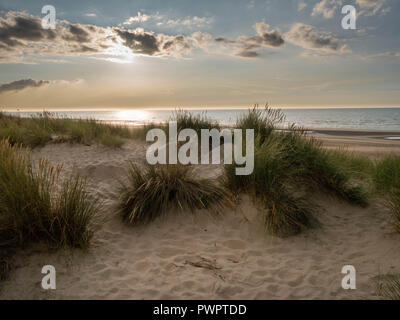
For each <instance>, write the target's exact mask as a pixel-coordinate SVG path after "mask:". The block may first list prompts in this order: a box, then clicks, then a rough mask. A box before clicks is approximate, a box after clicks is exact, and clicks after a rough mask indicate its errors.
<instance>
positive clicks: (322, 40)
mask: <svg viewBox="0 0 400 320" xmlns="http://www.w3.org/2000/svg"><path fill="white" fill-rule="evenodd" d="M285 39H286V40H287V41H288V42H291V43H293V44H295V45H297V46H299V47H302V48H305V49H310V50H318V51H324V52H330V53H345V52H349V48H348V46H347V45H344V44H340V42H339V40H338V39H337V38H336V37H335V36H333V35H332V34H331V33H328V32H319V31H317V30H316V29H315V27H313V26H310V25H307V24H303V23H296V24H294V25H293V26H292V27H291V29H290V30H289V31H288V32H287V33H286V34H285Z"/></svg>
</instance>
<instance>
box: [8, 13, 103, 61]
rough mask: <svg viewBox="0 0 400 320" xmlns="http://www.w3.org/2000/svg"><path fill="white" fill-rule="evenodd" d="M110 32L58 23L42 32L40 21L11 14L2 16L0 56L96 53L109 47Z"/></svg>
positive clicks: (98, 28)
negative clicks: (108, 35)
mask: <svg viewBox="0 0 400 320" xmlns="http://www.w3.org/2000/svg"><path fill="white" fill-rule="evenodd" d="M107 40H108V39H107V29H106V28H101V27H97V26H93V25H81V24H72V23H70V22H68V21H63V20H61V21H58V22H57V27H56V29H55V30H52V29H43V28H42V25H41V19H40V18H38V17H35V16H32V15H29V14H26V13H21V12H8V13H7V14H6V15H5V16H4V17H0V56H7V57H9V58H10V59H7V60H4V59H3V60H2V61H1V62H7V61H8V60H10V61H12V60H15V57H16V56H22V55H26V56H29V55H33V56H46V55H47V56H51V55H52V56H54V55H74V54H82V53H94V52H101V51H103V50H104V49H105V48H106V47H107V45H106V42H107Z"/></svg>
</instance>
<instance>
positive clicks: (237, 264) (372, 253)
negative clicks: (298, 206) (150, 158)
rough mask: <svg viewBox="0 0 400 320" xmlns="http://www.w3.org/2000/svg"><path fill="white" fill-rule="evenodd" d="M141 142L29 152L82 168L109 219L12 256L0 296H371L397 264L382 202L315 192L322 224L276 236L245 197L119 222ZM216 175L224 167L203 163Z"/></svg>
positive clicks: (396, 238)
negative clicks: (121, 185) (60, 244)
mask: <svg viewBox="0 0 400 320" xmlns="http://www.w3.org/2000/svg"><path fill="white" fill-rule="evenodd" d="M145 147H146V146H145V145H144V144H143V143H139V142H131V143H129V144H127V145H126V146H125V147H124V148H123V149H122V150H112V149H108V148H105V147H98V146H81V145H73V146H71V145H67V144H65V145H64V144H63V145H48V146H46V147H44V148H42V149H38V150H35V151H34V158H35V159H38V158H39V157H40V156H43V157H47V158H49V159H50V161H51V162H52V163H53V164H58V163H64V171H65V172H66V173H68V172H71V171H72V170H79V171H80V172H81V173H82V174H84V175H87V176H88V177H89V189H90V191H91V192H92V193H94V194H96V195H98V196H100V197H101V200H102V201H103V203H104V205H103V210H102V214H103V216H104V217H105V220H106V221H105V222H104V223H103V225H102V226H101V228H100V230H99V231H98V232H97V233H96V236H95V239H94V243H93V245H92V247H91V248H90V249H89V250H87V251H81V250H63V251H57V252H53V253H51V252H49V251H48V250H47V249H46V248H43V247H41V246H40V245H34V246H32V247H31V248H28V249H26V250H22V251H20V252H19V253H18V254H17V255H16V256H15V266H16V268H15V270H14V271H13V272H12V273H11V275H10V278H9V280H7V281H5V282H4V283H3V290H2V291H1V292H0V299H21V298H24V299H48V298H50V299H68V298H78V299H83V298H84V299H96V298H98V299H158V298H161V299H169V298H177V299H190V298H201V299H203V298H204V299H329V298H334V299H347V298H349V299H353V298H374V280H373V277H376V276H378V275H379V274H381V273H386V272H390V271H393V272H400V252H399V249H398V248H399V243H400V235H398V234H395V233H393V232H392V229H391V226H390V224H389V217H388V213H387V210H386V209H385V208H384V207H383V206H381V205H379V204H373V205H371V206H370V207H369V208H367V209H361V208H358V207H352V206H350V205H348V204H345V203H341V202H339V201H337V200H335V199H330V198H324V197H322V196H320V197H319V198H317V199H316V201H317V202H318V204H319V205H320V206H321V210H320V211H321V214H320V217H319V218H320V220H321V222H322V223H323V226H322V228H320V229H316V230H315V231H312V232H309V233H307V234H303V235H300V236H296V237H291V238H287V239H279V238H274V237H271V236H268V235H266V234H265V232H264V230H263V224H262V220H261V216H260V214H258V213H257V210H256V209H255V207H254V206H253V204H252V203H251V201H250V200H249V199H248V198H247V197H243V201H242V203H241V205H240V207H239V208H238V209H237V210H236V211H235V212H234V211H229V210H227V212H226V214H225V215H224V216H222V217H219V218H213V217H211V216H210V215H209V214H208V213H207V212H203V211H200V212H197V213H196V215H194V216H192V215H190V214H180V215H178V214H174V213H172V214H171V216H169V217H167V218H165V219H162V220H158V221H156V222H155V223H153V224H151V225H149V226H147V227H135V228H133V227H128V226H125V225H124V224H123V223H122V222H121V220H120V219H119V217H117V216H115V215H114V214H113V212H114V206H115V197H116V196H117V195H118V194H117V193H118V192H117V187H118V183H117V182H116V179H118V178H119V179H123V178H124V167H125V166H126V162H127V160H132V161H134V162H136V163H139V164H140V163H143V162H144V154H145ZM198 170H199V174H204V175H208V176H216V175H218V174H219V173H220V172H221V167H220V166H199V169H198ZM46 264H51V265H54V266H55V267H56V270H57V289H56V290H53V291H45V290H43V289H41V285H40V283H41V279H42V276H43V275H42V274H41V268H42V266H43V265H46ZM346 264H351V265H354V266H355V268H356V270H357V290H353V291H348V290H343V289H342V288H341V279H342V277H343V275H341V273H340V272H341V268H342V266H343V265H346Z"/></svg>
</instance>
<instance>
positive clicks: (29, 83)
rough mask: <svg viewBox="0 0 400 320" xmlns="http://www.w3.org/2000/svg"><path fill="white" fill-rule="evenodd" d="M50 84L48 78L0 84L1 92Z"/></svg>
mask: <svg viewBox="0 0 400 320" xmlns="http://www.w3.org/2000/svg"><path fill="white" fill-rule="evenodd" d="M48 84H50V81H47V80H35V79H22V80H17V81H13V82H10V83H5V84H2V85H0V94H2V93H5V92H18V91H21V90H24V89H27V88H39V87H43V86H45V85H48Z"/></svg>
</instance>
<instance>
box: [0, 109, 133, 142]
mask: <svg viewBox="0 0 400 320" xmlns="http://www.w3.org/2000/svg"><path fill="white" fill-rule="evenodd" d="M131 137H132V131H131V130H130V129H129V128H128V127H126V126H118V125H111V124H106V123H101V122H99V121H96V120H94V119H70V118H57V117H55V115H54V114H51V113H48V112H43V113H38V114H37V115H36V116H32V117H30V118H23V117H17V116H11V115H6V114H4V113H1V117H0V139H8V140H9V142H10V143H11V144H21V145H23V146H29V147H37V146H43V145H45V144H46V143H48V142H50V141H52V140H55V141H56V142H71V143H83V144H92V143H99V144H103V145H106V146H110V147H121V146H122V144H123V143H124V140H125V139H128V138H131Z"/></svg>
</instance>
